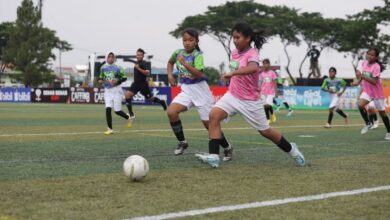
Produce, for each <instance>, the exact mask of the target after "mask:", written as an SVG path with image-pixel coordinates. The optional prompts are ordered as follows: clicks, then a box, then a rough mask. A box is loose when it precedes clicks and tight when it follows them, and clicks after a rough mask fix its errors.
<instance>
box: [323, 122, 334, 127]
mask: <svg viewBox="0 0 390 220" xmlns="http://www.w3.org/2000/svg"><path fill="white" fill-rule="evenodd" d="M331 127H332V126H331V125H330V124H329V123H326V124H325V125H324V128H331Z"/></svg>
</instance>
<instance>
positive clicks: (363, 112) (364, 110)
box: [359, 106, 370, 125]
mask: <svg viewBox="0 0 390 220" xmlns="http://www.w3.org/2000/svg"><path fill="white" fill-rule="evenodd" d="M359 112H360V115H361V116H362V118H363V119H364V122H365V123H366V125H368V124H370V121H369V120H368V116H367V111H366V109H364V108H362V107H360V106H359Z"/></svg>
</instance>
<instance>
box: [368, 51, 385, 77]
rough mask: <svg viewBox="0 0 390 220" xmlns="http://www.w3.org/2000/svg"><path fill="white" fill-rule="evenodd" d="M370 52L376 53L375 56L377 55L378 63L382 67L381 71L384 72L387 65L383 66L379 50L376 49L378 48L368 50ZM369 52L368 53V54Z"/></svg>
mask: <svg viewBox="0 0 390 220" xmlns="http://www.w3.org/2000/svg"><path fill="white" fill-rule="evenodd" d="M368 51H374V52H375V55H376V62H377V63H378V64H379V66H380V71H381V72H382V71H383V70H385V65H383V63H382V62H381V61H380V60H379V54H380V52H379V49H378V48H376V47H371V48H370V49H368ZM368 51H367V52H368Z"/></svg>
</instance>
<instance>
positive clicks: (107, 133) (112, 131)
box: [104, 128, 114, 135]
mask: <svg viewBox="0 0 390 220" xmlns="http://www.w3.org/2000/svg"><path fill="white" fill-rule="evenodd" d="M104 134H105V135H110V134H114V130H112V129H111V128H107V131H105V132H104Z"/></svg>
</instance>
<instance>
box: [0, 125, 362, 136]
mask: <svg viewBox="0 0 390 220" xmlns="http://www.w3.org/2000/svg"><path fill="white" fill-rule="evenodd" d="M357 126H362V127H363V125H362V124H349V125H332V127H357ZM272 127H273V128H322V127H323V125H287V126H272ZM251 129H253V128H252V127H241V128H223V130H251ZM185 130H186V131H206V129H204V128H186V129H185ZM170 131H172V129H138V130H121V131H119V133H137V132H170ZM102 133H103V131H83V132H53V133H30V134H29V133H21V134H0V137H23V136H66V135H86V134H102Z"/></svg>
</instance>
